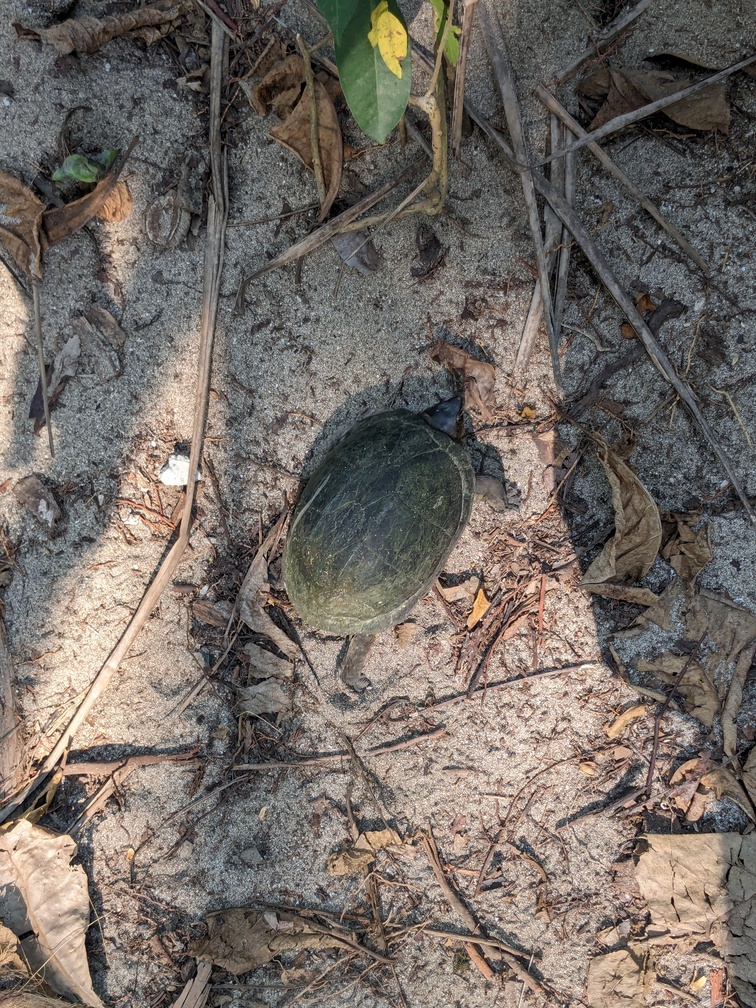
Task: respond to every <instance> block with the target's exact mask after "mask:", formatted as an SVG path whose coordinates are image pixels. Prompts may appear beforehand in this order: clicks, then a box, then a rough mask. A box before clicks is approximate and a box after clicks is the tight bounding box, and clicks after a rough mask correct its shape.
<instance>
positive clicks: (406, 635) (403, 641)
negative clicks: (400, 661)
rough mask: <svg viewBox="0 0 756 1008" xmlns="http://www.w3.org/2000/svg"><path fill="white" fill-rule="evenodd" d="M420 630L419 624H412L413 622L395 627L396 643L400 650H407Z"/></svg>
mask: <svg viewBox="0 0 756 1008" xmlns="http://www.w3.org/2000/svg"><path fill="white" fill-rule="evenodd" d="M419 629H420V627H419V626H418V625H417V623H412V622H411V621H410V622H407V623H398V624H397V625H396V626H395V627H394V636H395V637H396V643H397V644H398V645H399V647H400V648H406V647H407V645H408V644H409V642H410V641H411V640H412V638H413V637H414V636H415V634H416V633H417V632H418V630H419Z"/></svg>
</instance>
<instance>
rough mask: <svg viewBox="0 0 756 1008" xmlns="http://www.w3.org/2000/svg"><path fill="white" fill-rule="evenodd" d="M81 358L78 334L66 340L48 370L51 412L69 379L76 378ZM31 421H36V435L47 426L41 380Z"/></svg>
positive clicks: (36, 392) (36, 391)
mask: <svg viewBox="0 0 756 1008" xmlns="http://www.w3.org/2000/svg"><path fill="white" fill-rule="evenodd" d="M80 356H81V340H80V339H79V335H78V333H74V335H73V336H71V338H70V339H68V340H66V342H65V343H64V344H63V346H62V348H61V349H60V350H59V351H58V353H57V354H56V355H55V360H54V361H53V366H52V368H51V369H50V368H48V372H47V399H48V403H49V408H50V410H51V411H52V410H53V409H55V407H56V406H57V404H58V399H59V398H60V393H61V392H62V391H63V389H64V387H65V385H66V383H67V382H68V379H69V378H74V377H75V376H76V373H77V371H78V369H79V357H80ZM29 419H30V420H33V421H34V433H35V434H39V432H40V431H41V430H42V428H43V427H44V426H45V404H44V401H43V398H42V379H41V378H40V380H39V381H38V383H37V388H36V390H35V392H34V395H33V396H32V401H31V404H30V406H29Z"/></svg>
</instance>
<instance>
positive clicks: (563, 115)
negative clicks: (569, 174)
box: [535, 84, 709, 273]
mask: <svg viewBox="0 0 756 1008" xmlns="http://www.w3.org/2000/svg"><path fill="white" fill-rule="evenodd" d="M535 93H536V95H537V97H538V98H539V99H540V101H541V102H542V103H543V104H544V105H545V106H546V108H547V109H548V110H549V112H552V113H553V114H554V115H556V116H559V118H560V119H561V120H562V122H563V123H564V124H565V126H567V127H568V129H569V130H570V131H571V132H572V133H574V134H575V136H576V137H580V138H583V137H586V136H588V134H587V133H586V131H585V130H584V129H583V127H582V126H581V125H580V123H578V122H577V120H575V119H573V118H572V116H571V115H570V113H569V112H568V111H567V110H566V109H565V108H564V107H563V106H562V105H560V103H559V102H558V101H557V100H556V98H555V97H554V96H553V95H552V94H551V92H549V91H547V90H546V88H545V87H544V86H543V85H542V84H539V85H538V87H537V88H536V90H535ZM588 150H589V151H590V152H591V154H594V155H595V156H596V157H597V158H598V159H599V161H600V162H601V164H602V165H603V166H604V167H605V168H606V169H607V171H610V172H611V173H612V175H614V176H615V178H617V179H619V181H620V182H621V183H622V185H623V186H624V187H625V188H626V189H627V191H628V192H629V193H630V194H631V196H634V197H635V199H637V201H638V202H639V203H640V205H641V206H642V207H643V209H644V210H646V211H647V212H648V213H649V214H651V216H652V217H653V218H654V220H655V221H656V222H657V224H659V225H660V226H661V227H663V228H664V230H665V231H666V232H667V234H668V235H669V236H670V238H672V239H674V241H676V242H677V244H678V245H679V246H680V248H681V249H682V250H683V252H685V254H686V255H687V256H689V257H690V258H691V259H692V260H693V262H694V263H696V265H697V266H700V267H701V269H702V270H703V271H704V273H708V272H709V266H708V263H706V261H705V260H704V259H702V258H701V256H700V255H699V254H698V252H696V250H695V249H694V248H693V246H692V245H691V244H690V242H689V241H688V240H687V238H685V237H684V236H683V235H682V234H680V232H679V231H678V230H677V228H676V227H675V226H674V224H671V223H670V222H669V221H668V220H667V219H666V217H664V216H663V214H662V212H661V211H660V210H659V208H658V207H657V206H656V204H654V203H652V202H651V200H650V199H648V197H647V196H645V195H644V194H643V193H642V192H641V190H640V189H639V188H638V187H637V186H636V185H635V183H634V182H632V181H631V180H630V179H629V178H628V177H627V175H625V173H624V172H623V171H622V169H621V168H618V167H617V165H616V164H615V163H614V161H612V159H611V158H610V157H609V155H608V154H607V153H606V152H605V151H604V149H603V148H602V147H599V145H598V144H597V143H594V142H591V143H589V144H588Z"/></svg>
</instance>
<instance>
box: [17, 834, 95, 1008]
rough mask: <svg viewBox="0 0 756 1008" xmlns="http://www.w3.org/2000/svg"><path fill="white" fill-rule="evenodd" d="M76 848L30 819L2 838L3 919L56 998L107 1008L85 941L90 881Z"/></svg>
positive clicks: (26, 957) (62, 836) (66, 839)
mask: <svg viewBox="0 0 756 1008" xmlns="http://www.w3.org/2000/svg"><path fill="white" fill-rule="evenodd" d="M76 850H77V847H76V844H75V843H74V841H73V840H72V839H71V837H69V836H65V835H59V834H55V833H52V832H51V831H50V830H47V829H43V828H42V827H41V826H35V825H33V824H32V823H30V822H27V821H26V820H25V819H21V820H19V821H18V822H16V823H13V824H11V826H10V828H7V827H6V828H5V829H4V831H3V832H2V833H0V918H1V919H2V920H3V921H4V922H5V924H6V926H7V927H8V928H10V930H11V931H12V932H13V933H14V934H15V935H16V936H17V937H18V938H19V946H20V948H21V950H22V952H23V955H24V958H25V960H26V961H27V962H28V964H29V966H30V968H31V969H32V970H33V971H35V972H37V971H39V973H40V975H41V976H42V977H43V978H44V981H45V983H47V984H48V985H49V986H50V987H51V988H52V989H53V990H54V991H55V992H56V993H58V994H62V995H64V996H66V997H69V998H73V999H74V1000H76V1001H81V1002H83V1003H84V1004H85V1005H89V1006H90V1008H102V1001H101V1000H100V999H99V998H98V997H97V995H96V994H95V992H94V991H93V989H92V981H91V979H90V975H89V965H88V962H87V954H86V948H85V937H86V933H87V929H88V927H89V893H88V888H87V876H86V874H85V873H84V869H83V868H81V867H80V866H72V865H71V861H72V860H73V858H74V857H75V856H76Z"/></svg>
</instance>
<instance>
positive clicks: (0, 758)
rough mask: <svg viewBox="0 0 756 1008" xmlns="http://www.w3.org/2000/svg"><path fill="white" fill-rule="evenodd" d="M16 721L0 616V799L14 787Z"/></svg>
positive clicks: (17, 756)
mask: <svg viewBox="0 0 756 1008" xmlns="http://www.w3.org/2000/svg"><path fill="white" fill-rule="evenodd" d="M18 729H19V723H18V715H17V713H16V704H15V700H14V697H13V659H12V658H11V653H10V649H9V648H8V636H7V634H6V632H5V623H4V622H3V620H2V618H0V799H2V798H5V797H7V796H8V795H11V794H13V792H14V791H15V790H16V785H17V776H18V769H19V765H20V763H21V745H20V741H19V732H18Z"/></svg>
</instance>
